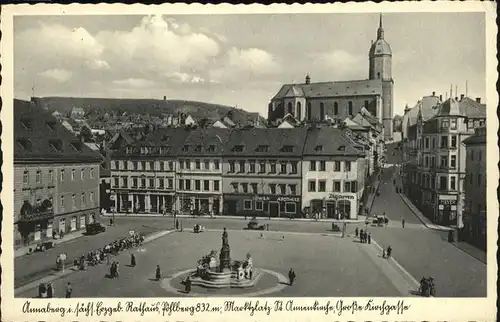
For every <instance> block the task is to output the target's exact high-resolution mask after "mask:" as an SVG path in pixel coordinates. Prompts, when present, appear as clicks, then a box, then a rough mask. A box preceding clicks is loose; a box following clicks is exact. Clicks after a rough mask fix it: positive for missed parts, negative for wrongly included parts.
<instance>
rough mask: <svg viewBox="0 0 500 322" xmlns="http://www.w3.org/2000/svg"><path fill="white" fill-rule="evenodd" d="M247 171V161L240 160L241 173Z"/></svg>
mask: <svg viewBox="0 0 500 322" xmlns="http://www.w3.org/2000/svg"><path fill="white" fill-rule="evenodd" d="M244 172H245V161H240V173H244Z"/></svg>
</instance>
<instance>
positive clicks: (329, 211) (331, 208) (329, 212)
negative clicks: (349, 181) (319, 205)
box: [326, 202, 335, 218]
mask: <svg viewBox="0 0 500 322" xmlns="http://www.w3.org/2000/svg"><path fill="white" fill-rule="evenodd" d="M326 216H327V218H335V203H334V202H327V203H326Z"/></svg>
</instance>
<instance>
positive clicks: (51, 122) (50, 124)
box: [47, 120, 56, 131]
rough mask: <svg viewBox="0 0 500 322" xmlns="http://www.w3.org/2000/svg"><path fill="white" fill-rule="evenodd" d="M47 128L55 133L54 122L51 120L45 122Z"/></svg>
mask: <svg viewBox="0 0 500 322" xmlns="http://www.w3.org/2000/svg"><path fill="white" fill-rule="evenodd" d="M47 126H48V127H49V129H50V130H51V131H55V130H56V122H55V121H53V120H50V121H47Z"/></svg>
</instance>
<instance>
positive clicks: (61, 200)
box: [59, 196, 64, 208]
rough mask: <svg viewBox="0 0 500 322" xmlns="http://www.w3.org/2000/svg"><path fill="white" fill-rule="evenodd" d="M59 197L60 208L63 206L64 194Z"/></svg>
mask: <svg viewBox="0 0 500 322" xmlns="http://www.w3.org/2000/svg"><path fill="white" fill-rule="evenodd" d="M59 199H60V204H61V208H64V196H61V197H60V198H59Z"/></svg>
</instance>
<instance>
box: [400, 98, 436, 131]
mask: <svg viewBox="0 0 500 322" xmlns="http://www.w3.org/2000/svg"><path fill="white" fill-rule="evenodd" d="M438 103H439V97H438V96H424V97H423V98H422V100H420V101H418V102H417V104H415V106H414V107H413V108H411V109H410V111H408V113H406V114H405V115H403V121H402V123H403V126H404V127H409V126H410V125H413V124H416V123H417V116H418V111H419V110H420V111H421V113H422V121H424V122H425V121H427V120H428V119H430V118H431V117H433V116H434V115H436V113H437V105H438Z"/></svg>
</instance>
